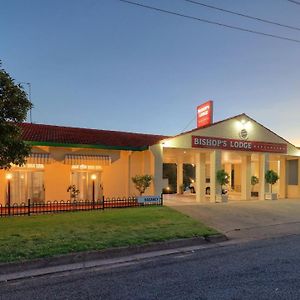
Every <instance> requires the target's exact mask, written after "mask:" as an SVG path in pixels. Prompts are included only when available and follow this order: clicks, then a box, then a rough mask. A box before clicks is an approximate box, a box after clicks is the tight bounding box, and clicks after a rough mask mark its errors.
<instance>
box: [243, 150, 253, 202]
mask: <svg viewBox="0 0 300 300" xmlns="http://www.w3.org/2000/svg"><path fill="white" fill-rule="evenodd" d="M241 167H242V180H241V181H242V182H241V183H242V184H241V186H242V193H241V198H242V200H250V198H251V155H249V154H247V155H243V156H242V166H241Z"/></svg>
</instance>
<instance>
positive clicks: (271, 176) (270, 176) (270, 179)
mask: <svg viewBox="0 0 300 300" xmlns="http://www.w3.org/2000/svg"><path fill="white" fill-rule="evenodd" d="M265 179H266V182H267V183H268V184H270V186H271V193H272V187H273V184H275V183H276V182H277V181H278V179H279V176H278V174H277V173H276V172H275V171H273V170H268V171H267V172H266V175H265Z"/></svg>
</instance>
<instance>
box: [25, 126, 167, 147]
mask: <svg viewBox="0 0 300 300" xmlns="http://www.w3.org/2000/svg"><path fill="white" fill-rule="evenodd" d="M20 126H21V128H22V137H23V139H24V140H25V141H28V142H34V143H35V144H38V143H40V145H47V144H49V145H50V144H72V145H87V146H88V145H90V146H97V147H98V148H101V146H103V148H118V149H128V150H143V149H145V148H147V147H148V146H151V145H154V144H157V143H158V142H159V141H160V140H162V139H165V138H167V136H162V135H154V134H143V133H132V132H122V131H110V130H98V129H88V128H75V127H64V126H54V125H45V124H31V123H22V124H20Z"/></svg>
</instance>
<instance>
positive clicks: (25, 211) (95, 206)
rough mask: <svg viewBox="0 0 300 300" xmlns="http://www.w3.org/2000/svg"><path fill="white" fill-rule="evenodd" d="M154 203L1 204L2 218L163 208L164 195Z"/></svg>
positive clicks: (115, 200)
mask: <svg viewBox="0 0 300 300" xmlns="http://www.w3.org/2000/svg"><path fill="white" fill-rule="evenodd" d="M157 200H158V201H153V202H145V203H140V202H138V198H137V197H128V198H126V197H124V198H104V197H103V198H102V199H101V200H96V201H63V200H61V201H47V202H45V203H35V202H32V201H31V200H30V199H28V201H27V203H25V202H22V203H20V204H17V203H14V204H12V205H1V204H0V217H6V216H22V215H28V216H30V215H32V214H47V213H61V212H73V211H87V210H104V209H111V208H126V207H144V206H162V205H163V195H161V196H160V197H159V199H157Z"/></svg>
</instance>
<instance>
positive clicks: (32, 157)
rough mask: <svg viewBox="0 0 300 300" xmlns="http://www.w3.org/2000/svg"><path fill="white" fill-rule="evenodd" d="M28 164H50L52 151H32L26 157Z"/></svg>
mask: <svg viewBox="0 0 300 300" xmlns="http://www.w3.org/2000/svg"><path fill="white" fill-rule="evenodd" d="M26 163H27V164H50V163H51V156H50V153H30V154H29V156H28V157H27V158H26Z"/></svg>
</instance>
